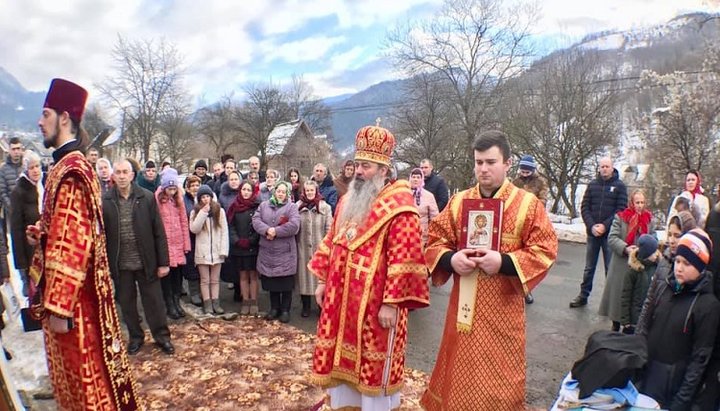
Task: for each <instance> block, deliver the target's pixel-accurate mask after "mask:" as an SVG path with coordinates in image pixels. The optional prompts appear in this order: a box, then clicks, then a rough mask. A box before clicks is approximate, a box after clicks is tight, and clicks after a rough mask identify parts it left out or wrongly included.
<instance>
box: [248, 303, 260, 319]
mask: <svg viewBox="0 0 720 411" xmlns="http://www.w3.org/2000/svg"><path fill="white" fill-rule="evenodd" d="M248 306H249V307H250V312H249V314H250V315H251V316H253V317H257V316H258V313H259V312H260V310H258V305H257V300H250V301H248Z"/></svg>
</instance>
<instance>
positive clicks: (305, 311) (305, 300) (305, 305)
mask: <svg viewBox="0 0 720 411" xmlns="http://www.w3.org/2000/svg"><path fill="white" fill-rule="evenodd" d="M300 299H301V300H302V312H301V313H300V316H301V317H304V318H306V317H309V316H310V303H311V301H310V296H309V295H301V296H300Z"/></svg>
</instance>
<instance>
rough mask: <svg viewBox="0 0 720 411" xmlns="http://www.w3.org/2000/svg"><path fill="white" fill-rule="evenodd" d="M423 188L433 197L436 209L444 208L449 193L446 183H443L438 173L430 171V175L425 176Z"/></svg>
mask: <svg viewBox="0 0 720 411" xmlns="http://www.w3.org/2000/svg"><path fill="white" fill-rule="evenodd" d="M423 188H425V189H426V190H427V191H429V192H431V193H432V194H433V196H434V197H435V202H436V203H437V206H438V211H442V210H443V209H445V206H446V205H447V203H448V198H449V195H450V193H449V191H448V186H447V183H445V180H443V178H442V177H440V175H439V174H435V173H434V172H433V173H430V177H427V178H425V187H423Z"/></svg>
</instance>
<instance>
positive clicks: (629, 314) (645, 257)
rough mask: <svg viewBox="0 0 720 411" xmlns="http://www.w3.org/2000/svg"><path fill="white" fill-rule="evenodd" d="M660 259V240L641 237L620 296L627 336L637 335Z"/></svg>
mask: <svg viewBox="0 0 720 411" xmlns="http://www.w3.org/2000/svg"><path fill="white" fill-rule="evenodd" d="M660 257H661V255H660V251H658V240H657V238H655V236H652V235H650V234H643V235H641V236H640V238H639V239H638V241H637V248H636V249H634V250H633V251H631V252H630V255H629V257H628V265H629V266H630V268H631V270H630V271H629V272H628V276H627V277H625V281H623V290H622V295H621V296H620V307H621V311H620V313H621V316H620V323H621V324H622V325H623V332H624V333H625V334H634V333H635V325H636V324H637V321H638V318H640V312H641V311H642V306H643V302H644V301H645V297H646V296H647V292H648V288H649V287H650V281H651V279H652V275H653V273H654V272H655V269H656V268H657V263H658V260H659V259H660Z"/></svg>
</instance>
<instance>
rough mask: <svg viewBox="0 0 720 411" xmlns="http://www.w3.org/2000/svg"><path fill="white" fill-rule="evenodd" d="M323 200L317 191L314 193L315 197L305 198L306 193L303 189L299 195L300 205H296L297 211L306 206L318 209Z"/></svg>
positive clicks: (310, 208)
mask: <svg viewBox="0 0 720 411" xmlns="http://www.w3.org/2000/svg"><path fill="white" fill-rule="evenodd" d="M322 200H323V196H322V195H321V194H320V193H319V192H316V193H315V198H313V199H312V200H310V199H309V198H307V194H305V191H303V193H302V194H301V195H300V207H298V211H302V210H303V209H305V208H307V209H308V210H311V211H312V210H313V209H316V210H319V209H320V202H321V201H322Z"/></svg>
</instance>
